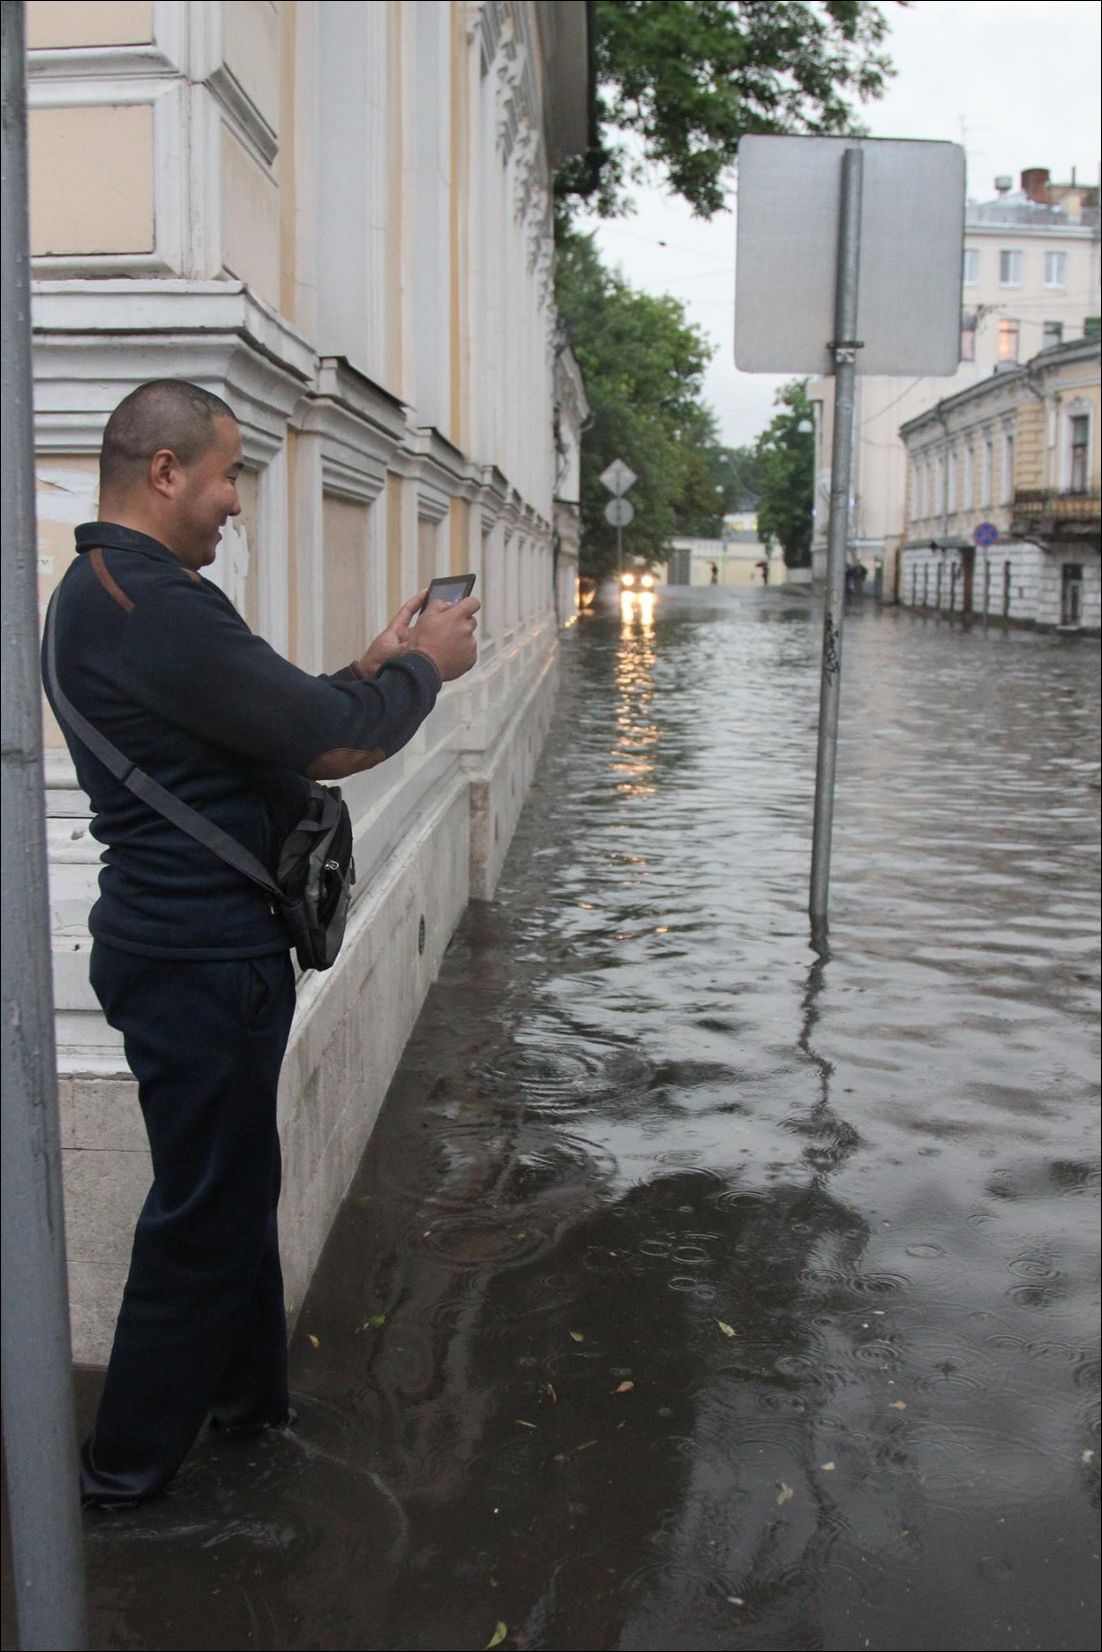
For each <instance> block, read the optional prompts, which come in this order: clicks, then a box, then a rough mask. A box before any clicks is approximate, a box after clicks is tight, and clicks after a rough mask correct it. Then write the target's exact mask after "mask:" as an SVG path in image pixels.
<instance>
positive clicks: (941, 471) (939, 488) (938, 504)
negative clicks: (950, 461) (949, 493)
mask: <svg viewBox="0 0 1102 1652" xmlns="http://www.w3.org/2000/svg"><path fill="white" fill-rule="evenodd" d="M944 509H945V455H944V453H942V454H941V455H940V457H939V458H938V460H937V469H936V470H935V472H934V515H935V516H940V515H941V513H942V511H943V510H944Z"/></svg>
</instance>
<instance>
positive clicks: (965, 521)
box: [899, 338, 1102, 632]
mask: <svg viewBox="0 0 1102 1652" xmlns="http://www.w3.org/2000/svg"><path fill="white" fill-rule="evenodd" d="M1100 348H1102V347H1100V343H1099V340H1098V339H1097V338H1088V339H1078V340H1073V341H1072V342H1071V343H1068V344H1054V345H1052V346H1050V348H1049V349H1047V350H1043V351H1041V352H1040V354H1038V355H1037V356H1035V357H1034V358H1033V360H1032V361H1030V362H1027V363H1026V364H1025V365H1024V366H1022V367H1015V368H1013V369H1012V370H1011V371H1009V372H1006V373H996V374H993V375H992V376H991V377H990V378H987V379H985V380H983V381H982V382H981V383H979V384H977V385H973V386H972V387H971V389H968V390H964V391H961V392H960V393H959V394H958V395H956V396H951V397H949V398H947V399H946V400H944V401H941V402H938V404H937V405H936V407H933V408H931V409H930V410H929V411H928V412H926V413H923V414H921V415H920V416H919V417H918V418H917V419H911V420H909V421H908V423H907V424H906V425H904V427H903V432H902V436H903V443H904V447H905V450H906V454H907V529H906V538H905V541H904V546H903V550H902V553H901V557H900V572H899V601H900V602H901V603H903V604H904V605H905V606H907V607H913V608H922V609H933V610H935V611H939V612H942V613H948V614H959V615H968V614H972V615H975V616H977V617H980V618H983V619H988V620H991V619H999V620H1006V621H1014V622H1022V623H1027V624H1032V625H1041V626H1048V627H1061V628H1063V629H1066V630H1069V631H1093V632H1097V631H1098V630H1099V628H1100V625H1102V577H1100V571H1099V531H1100V525H1102V524H1100V505H1099V498H1100V495H1099V411H1100V409H1099V401H1100V373H1099V360H1100Z"/></svg>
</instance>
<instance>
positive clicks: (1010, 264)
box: [999, 248, 1022, 287]
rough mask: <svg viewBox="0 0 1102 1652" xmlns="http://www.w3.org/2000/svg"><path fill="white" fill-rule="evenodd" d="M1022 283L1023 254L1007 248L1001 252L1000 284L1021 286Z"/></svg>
mask: <svg viewBox="0 0 1102 1652" xmlns="http://www.w3.org/2000/svg"><path fill="white" fill-rule="evenodd" d="M1021 284H1022V255H1021V253H1020V252H1009V251H1007V250H1006V249H1005V248H1004V250H1003V251H1002V252H1000V253H999V286H1000V287H1020V286H1021Z"/></svg>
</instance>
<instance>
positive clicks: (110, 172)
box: [27, 103, 153, 257]
mask: <svg viewBox="0 0 1102 1652" xmlns="http://www.w3.org/2000/svg"><path fill="white" fill-rule="evenodd" d="M27 133H28V136H27V147H28V158H29V174H30V176H29V195H30V223H31V252H32V254H33V255H34V256H36V257H38V256H41V255H43V254H46V253H55V254H57V253H70V254H73V253H99V252H152V250H153V109H152V106H151V105H150V104H148V103H137V104H128V105H126V106H123V107H117V106H112V105H110V104H108V105H99V106H89V107H84V108H72V109H31V110H30V111H29V113H28V117H27Z"/></svg>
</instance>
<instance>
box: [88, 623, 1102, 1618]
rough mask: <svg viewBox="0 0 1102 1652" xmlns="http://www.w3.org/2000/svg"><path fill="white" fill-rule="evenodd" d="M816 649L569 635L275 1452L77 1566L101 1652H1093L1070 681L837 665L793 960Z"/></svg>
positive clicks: (1085, 861) (1081, 1033)
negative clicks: (820, 817)
mask: <svg viewBox="0 0 1102 1652" xmlns="http://www.w3.org/2000/svg"><path fill="white" fill-rule="evenodd" d="M818 643H819V637H818V627H817V623H816V621H815V618H814V615H813V611H812V605H811V604H810V603H809V601H808V600H807V599H806V597H801V596H788V595H786V594H785V593H783V592H768V593H760V594H746V595H742V596H740V597H739V598H738V599H735V598H734V597H732V596H731V595H729V594H728V593H725V592H699V593H689V592H682V593H668V594H665V595H663V596H661V597H660V598H659V600H658V605H657V610H656V612H655V615H654V618H653V621H652V622H648V621H647V619H645V618H644V617H643V616H641V615H640V614H639V613H638V611H636V612H634V613H633V616H632V617H631V618H630V619H629V620H627V621H622V620H621V619H620V617H619V616H615V615H589V616H583V618H582V620H581V621H580V623H579V624H578V625H577V626H576V627H574V628H573V629H572V630H571V631H570V632H569V633H568V635H567V637H566V639H565V643H564V650H563V681H562V704H561V710H560V713H559V715H558V718H557V720H556V722H555V724H554V726H553V728H552V732H551V735H550V737H549V740H548V743H547V747H546V750H545V753H544V757H543V759H542V762H541V765H540V768H539V771H538V774H537V778H536V782H535V785H534V788H533V791H532V794H531V797H530V800H529V802H528V805H527V808H526V810H525V813H524V816H523V819H522V822H521V826H520V828H519V831H518V834H517V837H516V840H515V842H514V846H513V849H512V851H511V854H510V858H509V861H508V864H507V867H506V870H505V874H504V877H503V879H502V882H501V885H500V887H499V890H498V895H497V899H496V900H495V901H494V903H493V904H491V905H488V906H479V907H474V908H472V909H471V910H470V911H469V912H468V914H467V917H466V919H465V920H464V923H463V925H462V927H461V929H460V931H459V933H458V934H457V936H456V938H455V940H454V942H453V944H452V946H451V948H450V950H449V952H448V955H447V958H446V961H445V965H444V968H443V971H442V974H441V976H440V979H439V981H438V982H437V984H436V986H435V987H434V988H433V990H432V992H431V994H430V996H429V999H428V1001H427V1003H426V1006H425V1009H424V1012H423V1014H422V1016H421V1018H420V1021H419V1023H418V1026H417V1028H416V1031H415V1033H414V1035H413V1038H412V1039H411V1042H410V1045H409V1048H408V1050H407V1052H406V1057H405V1060H404V1062H403V1065H402V1068H401V1070H400V1072H399V1074H398V1076H397V1077H396V1079H395V1082H394V1085H393V1087H392V1089H391V1092H390V1095H389V1097H388V1100H387V1103H386V1106H385V1108H384V1111H383V1114H382V1117H381V1119H380V1122H379V1126H378V1128H377V1131H376V1134H375V1137H374V1139H373V1141H372V1143H371V1146H370V1148H369V1151H368V1153H367V1156H366V1158H365V1161H364V1163H363V1165H362V1167H361V1169H360V1171H359V1174H358V1176H357V1178H356V1181H355V1183H354V1185H353V1187H352V1189H351V1192H350V1195H349V1198H348V1200H347V1201H346V1204H345V1206H344V1208H343V1210H342V1213H341V1215H340V1217H339V1219H338V1222H337V1225H336V1228H335V1230H334V1233H333V1235H332V1238H331V1241H330V1244H329V1246H328V1249H327V1251H326V1254H325V1257H324V1258H323V1261H322V1264H321V1267H320V1269H319V1273H318V1276H317V1279H316V1281H315V1284H314V1287H313V1289H312V1291H311V1293H310V1296H309V1298H308V1300H307V1302H306V1303H305V1305H304V1307H303V1310H302V1313H301V1316H300V1319H299V1323H298V1327H297V1330H296V1335H295V1340H294V1345H293V1353H292V1384H293V1388H294V1391H295V1395H296V1404H297V1406H298V1409H299V1413H300V1415H299V1420H298V1423H297V1425H296V1428H295V1429H294V1431H293V1433H292V1434H291V1435H290V1436H289V1437H287V1438H286V1439H283V1440H280V1441H277V1442H271V1443H265V1444H264V1445H263V1446H262V1447H260V1448H258V1447H255V1446H242V1445H236V1446H234V1445H216V1444H215V1443H213V1442H211V1441H206V1442H202V1443H201V1444H200V1446H199V1447H198V1448H197V1449H196V1451H195V1453H194V1454H193V1456H192V1458H191V1459H190V1460H189V1463H188V1464H187V1465H186V1467H185V1470H184V1472H183V1474H182V1475H181V1477H180V1480H179V1482H178V1484H177V1486H176V1488H175V1490H174V1492H173V1494H172V1495H171V1496H170V1497H169V1498H168V1499H166V1500H165V1501H164V1502H163V1503H162V1504H160V1505H153V1506H151V1507H150V1508H148V1509H146V1510H143V1511H139V1512H137V1513H134V1514H125V1515H117V1516H114V1517H111V1518H108V1517H103V1516H99V1517H89V1519H88V1524H87V1527H86V1530H87V1533H88V1559H89V1583H90V1593H91V1602H92V1619H93V1628H94V1644H95V1645H97V1646H103V1647H120V1648H121V1647H188V1648H192V1647H194V1648H208V1647H209V1648H230V1647H268V1648H278V1647H286V1648H313V1647H317V1648H452V1647H454V1648H463V1647H485V1646H487V1645H489V1644H495V1643H496V1644H503V1645H504V1646H506V1647H521V1646H523V1647H529V1648H563V1649H573V1648H580V1649H597V1648H640V1649H642V1648H647V1649H649V1648H702V1649H703V1648H740V1649H741V1648H772V1647H778V1648H819V1647H823V1648H851V1647H865V1646H871V1647H877V1648H928V1647H938V1648H966V1647H967V1648H973V1647H974V1648H1004V1647H1005V1648H1019V1647H1021V1648H1026V1647H1038V1648H1041V1647H1043V1648H1050V1649H1056V1648H1086V1647H1093V1646H1095V1645H1097V1642H1098V1598H1097V1587H1098V1565H1097V1561H1098V1539H1097V1509H1098V1459H1097V1452H1098V1450H1099V1445H1098V1393H1099V1364H1098V1350H1097V1236H1098V1225H1097V1209H1096V1201H1097V1187H1098V1150H1097V1134H1096V1131H1097V1118H1096V1106H1097V1096H1098V1076H1099V1069H1098V1054H1099V1052H1098V1036H1097V993H1098V980H1099V944H1098V943H1099V912H1098V879H1099V670H1098V667H1099V650H1098V644H1097V642H1096V641H1091V640H1088V639H1067V638H1062V637H1056V636H1052V635H1040V634H1031V633H1024V632H1019V631H1011V632H1007V631H1004V630H1002V629H1001V628H996V627H992V628H990V629H988V630H984V629H982V628H978V627H977V628H975V629H973V630H971V631H968V632H964V631H961V630H960V629H954V628H950V627H949V626H948V625H947V624H946V623H945V622H944V621H939V620H929V619H923V618H920V617H916V616H913V615H908V614H902V613H899V612H893V611H885V612H880V611H878V610H876V609H875V608H873V607H872V605H871V604H868V605H866V606H865V608H864V609H863V610H860V611H858V612H856V613H855V614H853V615H852V616H851V618H850V620H849V621H848V624H847V630H846V638H845V656H844V663H843V715H842V736H841V744H840V753H839V776H840V778H839V793H838V812H837V820H836V829H835V838H834V854H833V887H832V925H831V936H830V943H829V949H828V950H827V951H826V952H824V953H823V954H821V955H820V954H817V953H816V952H814V951H813V950H812V949H811V947H810V945H809V936H808V923H807V919H806V917H805V909H806V902H807V876H808V863H809V822H810V816H811V791H812V784H813V779H812V771H813V764H814V744H815V719H816V711H817V696H818V668H817V659H818ZM93 1398H94V1382H93V1381H91V1380H90V1379H86V1380H83V1381H82V1384H81V1395H80V1399H81V1406H82V1409H83V1410H84V1411H85V1413H87V1411H88V1410H89V1408H90V1406H91V1404H92V1402H93Z"/></svg>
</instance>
